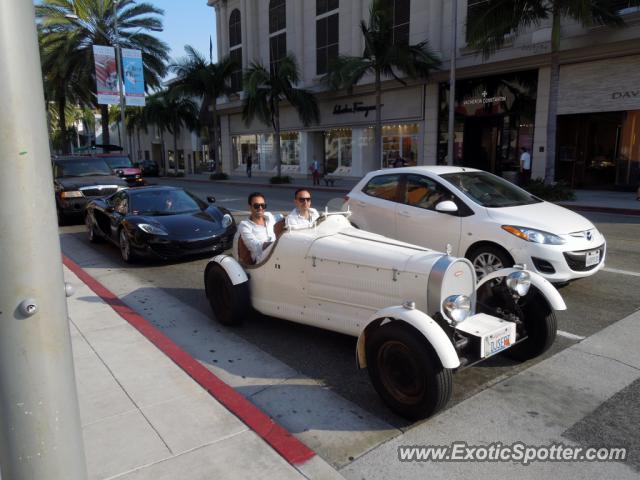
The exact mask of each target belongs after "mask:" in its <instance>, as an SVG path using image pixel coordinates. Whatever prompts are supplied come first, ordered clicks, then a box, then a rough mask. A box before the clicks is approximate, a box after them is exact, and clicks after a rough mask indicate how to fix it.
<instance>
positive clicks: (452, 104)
mask: <svg viewBox="0 0 640 480" xmlns="http://www.w3.org/2000/svg"><path fill="white" fill-rule="evenodd" d="M457 37H458V2H457V0H451V66H450V69H449V139H448V142H447V162H446V163H447V164H448V165H453V163H454V162H453V143H454V142H453V141H454V137H455V132H454V128H455V111H456V55H457V54H458V46H457V43H458V38H457Z"/></svg>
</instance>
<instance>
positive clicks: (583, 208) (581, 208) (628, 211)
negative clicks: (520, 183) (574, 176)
mask: <svg viewBox="0 0 640 480" xmlns="http://www.w3.org/2000/svg"><path fill="white" fill-rule="evenodd" d="M556 205H558V206H560V207H564V208H568V209H569V210H575V211H578V212H598V213H615V214H618V215H636V216H637V215H640V209H636V208H615V207H595V206H591V205H572V204H567V203H557V204H556Z"/></svg>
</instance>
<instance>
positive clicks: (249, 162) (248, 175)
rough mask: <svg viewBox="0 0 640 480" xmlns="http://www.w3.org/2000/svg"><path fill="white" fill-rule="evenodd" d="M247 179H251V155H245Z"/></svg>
mask: <svg viewBox="0 0 640 480" xmlns="http://www.w3.org/2000/svg"><path fill="white" fill-rule="evenodd" d="M246 162H247V177H249V178H251V167H252V165H253V160H252V159H251V154H249V155H247V160H246Z"/></svg>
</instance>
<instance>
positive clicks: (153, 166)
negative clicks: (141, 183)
mask: <svg viewBox="0 0 640 480" xmlns="http://www.w3.org/2000/svg"><path fill="white" fill-rule="evenodd" d="M138 168H140V171H141V172H142V175H143V176H144V177H157V176H158V174H159V173H160V167H158V164H157V163H156V162H154V161H153V160H143V161H141V162H140V163H138Z"/></svg>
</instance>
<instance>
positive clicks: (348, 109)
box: [333, 102, 384, 117]
mask: <svg viewBox="0 0 640 480" xmlns="http://www.w3.org/2000/svg"><path fill="white" fill-rule="evenodd" d="M380 106H381V107H383V106H384V105H383V104H380ZM375 110H376V106H375V105H365V104H364V103H363V102H353V103H352V104H348V103H345V104H344V105H334V106H333V114H334V115H342V114H345V113H357V112H364V116H365V117H368V116H369V112H371V111H375Z"/></svg>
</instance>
